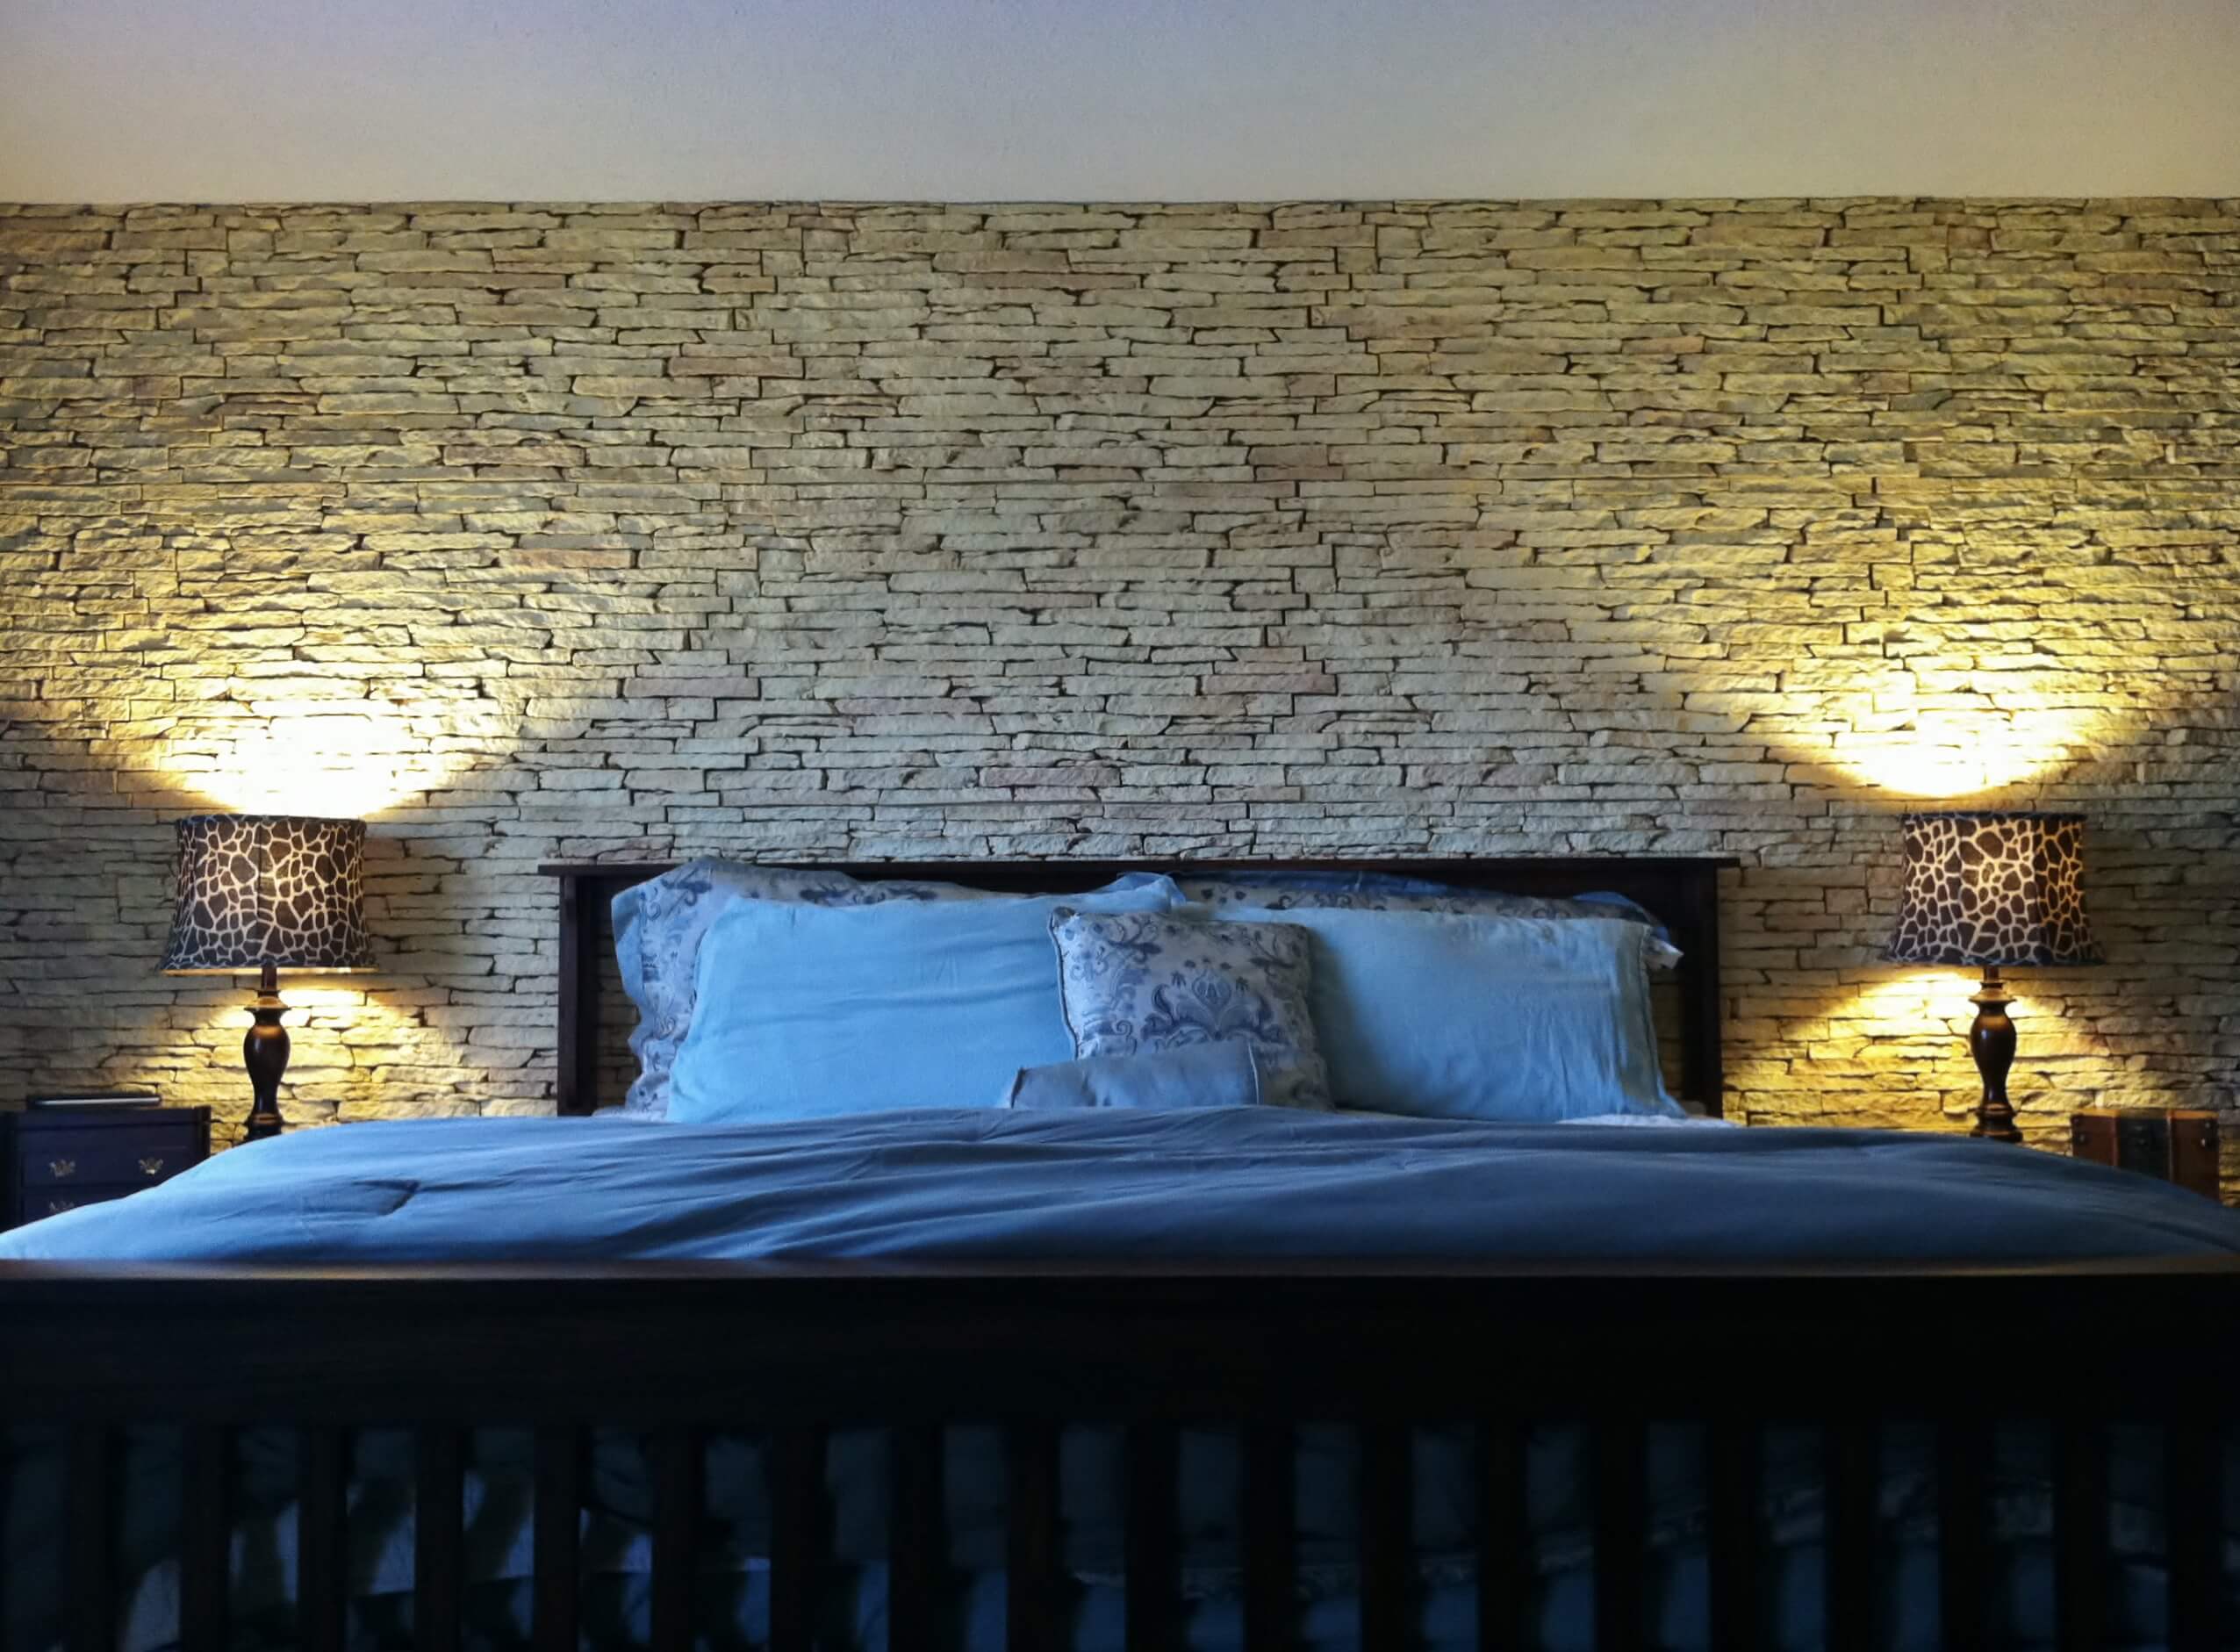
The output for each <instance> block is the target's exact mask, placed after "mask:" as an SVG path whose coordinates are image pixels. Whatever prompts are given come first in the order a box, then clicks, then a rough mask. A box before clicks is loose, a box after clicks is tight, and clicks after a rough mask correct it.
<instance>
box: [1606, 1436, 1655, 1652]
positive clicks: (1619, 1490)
mask: <svg viewBox="0 0 2240 1652" xmlns="http://www.w3.org/2000/svg"><path fill="white" fill-rule="evenodd" d="M1647 1446H1648V1441H1647V1439H1646V1437H1645V1432H1644V1430H1643V1429H1642V1428H1641V1426H1640V1425H1639V1424H1637V1423H1630V1422H1605V1423H1604V1424H1602V1425H1601V1426H1598V1427H1597V1428H1596V1430H1595V1431H1594V1444H1593V1453H1594V1544H1595V1652H1639V1648H1640V1647H1641V1631H1642V1627H1643V1620H1644V1612H1643V1601H1644V1598H1645V1596H1646V1591H1645V1590H1644V1589H1643V1587H1642V1577H1641V1568H1642V1564H1643V1562H1644V1560H1645V1558H1646V1555H1647V1535H1648V1519H1647V1517H1646V1515H1645V1513H1644V1512H1643V1503H1644V1498H1645V1495H1646V1494H1645V1490H1644V1488H1643V1485H1642V1475H1643V1470H1644V1466H1645V1454H1646V1451H1647Z"/></svg>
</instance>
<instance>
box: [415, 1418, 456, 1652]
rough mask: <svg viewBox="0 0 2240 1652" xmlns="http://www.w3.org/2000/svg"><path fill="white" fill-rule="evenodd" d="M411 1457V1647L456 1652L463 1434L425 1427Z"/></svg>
mask: <svg viewBox="0 0 2240 1652" xmlns="http://www.w3.org/2000/svg"><path fill="white" fill-rule="evenodd" d="M413 1455H414V1457H415V1459H416V1470H415V1477H416V1490H415V1495H414V1498H413V1647H414V1648H416V1652H458V1646H459V1608H460V1605H461V1600H460V1595H461V1591H462V1586H463V1583H464V1576H463V1573H464V1564H463V1562H464V1561H465V1558H466V1556H465V1552H464V1551H465V1548H466V1532H465V1525H464V1503H465V1483H466V1439H465V1436H464V1434H463V1433H461V1431H460V1430H458V1429H456V1428H445V1427H427V1428H422V1429H421V1430H420V1432H419V1435H418V1438H417V1439H416V1440H414V1442H413Z"/></svg>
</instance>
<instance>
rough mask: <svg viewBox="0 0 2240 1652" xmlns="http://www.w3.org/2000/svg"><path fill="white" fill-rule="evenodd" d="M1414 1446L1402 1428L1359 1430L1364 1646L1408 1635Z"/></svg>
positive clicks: (1390, 1643)
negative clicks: (1410, 1456)
mask: <svg viewBox="0 0 2240 1652" xmlns="http://www.w3.org/2000/svg"><path fill="white" fill-rule="evenodd" d="M1412 1448H1413V1441H1412V1436H1411V1433H1410V1431H1409V1430H1407V1429H1405V1428H1401V1427H1396V1426H1391V1425H1389V1424H1383V1423H1377V1424H1372V1425H1368V1426H1364V1427H1363V1428H1362V1430H1361V1529H1360V1533H1359V1536H1360V1543H1361V1644H1362V1645H1363V1646H1365V1647H1397V1646H1404V1645H1405V1644H1406V1643H1407V1642H1408V1641H1409V1640H1410V1639H1411V1633H1412V1632H1411V1625H1410V1619H1409V1610H1408V1609H1409V1604H1410V1603H1409V1597H1410V1595H1411V1593H1412V1592H1413V1591H1412V1590H1411V1587H1410V1585H1411V1581H1412V1580H1411V1577H1410V1562H1411V1560H1412V1559H1413V1557H1414V1551H1413V1548H1412V1547H1411V1544H1412V1541H1413V1525H1414V1521H1413V1518H1412V1517H1413V1513H1414V1511H1413V1510H1412V1508H1411V1506H1410V1502H1411V1482H1412V1479H1413V1474H1412V1470H1413V1469H1414V1464H1413V1463H1412V1462H1410V1460H1409V1454H1410V1452H1411V1450H1412Z"/></svg>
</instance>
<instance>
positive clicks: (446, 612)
mask: <svg viewBox="0 0 2240 1652" xmlns="http://www.w3.org/2000/svg"><path fill="white" fill-rule="evenodd" d="M2236 305H2240V203H2236V202H2214V203H2213V202H2203V201H2165V200H2151V201H2123V202H2086V203H2068V204H2056V203H2044V202H2035V203H2003V202H2002V203H1994V202H1935V201H1906V200H1854V201H1819V200H1813V201H1802V200H1798V201H1748V202H1738V201H1670V202H1656V203H1635V204H1627V203H1612V202H1597V203H1581V204H1562V203H1545V204H1530V205H1286V206H1276V207H1242V208H1232V207H1218V206H1173V207H1163V206H1079V207H1076V206H1058V207H1045V206H1000V207H961V206H960V207H917V206H902V207H826V206H736V205H710V206H694V205H662V206H655V205H630V206H585V205H544V206H528V207H511V206H495V205H427V206H380V207H360V206H339V207H328V206H290V207H278V208H240V209H233V208H227V209H220V210H209V209H195V208H177V207H152V208H142V209H131V210H122V211H111V210H81V209H67V208H66V209H57V208H48V207H19V208H0V575H4V580H5V584H4V586H0V614H4V621H5V631H4V662H5V671H4V675H0V804H4V811H5V812H4V819H0V1098H4V1097H5V1096H6V1095H8V1094H10V1093H12V1092H14V1091H17V1090H20V1089H24V1088H38V1087H43V1086H47V1085H54V1084H62V1083H75V1082H83V1081H89V1080H95V1079H99V1080H105V1081H154V1082H156V1083H158V1084H160V1085H161V1086H162V1088H164V1089H165V1091H166V1092H167V1093H168V1094H169V1095H171V1096H173V1097H174V1098H176V1099H180V1100H196V1101H207V1102H210V1103H212V1104H213V1105H215V1106H216V1107H217V1108H218V1109H219V1112H220V1115H221V1118H222V1119H227V1120H231V1119H238V1117H239V1116H240V1114H241V1111H242V1110H243V1109H244V1106H245V1103H246V1095H245V1085H244V1083H243V1081H242V1079H241V1076H240V1074H239V1068H238V1066H237V1060H238V1058H237V1056H236V1054H235V1049H236V1047H237V1041H238V1038H239V1035H240V1029H241V1025H242V1023H243V1019H244V1017H243V1016H242V1013H241V995H240V991H239V988H238V987H236V986H233V985H229V984H226V983H217V984H212V983H209V982H205V981H198V980H167V979H166V978H164V977H162V976H161V975H159V974H157V973H154V965H155V962H156V959H157V957H158V955H159V952H160V950H161V945H162V931H163V929H164V925H165V923H166V918H167V907H166V889H165V882H166V873H167V864H166V859H167V852H168V845H169V828H168V822H169V820H170V819H171V818H172V817H174V816H175V815H177V814H179V813H181V812H183V811H186V810H190V809H197V808H210V807H224V808H244V807H259V806H263V807H278V808H301V809H316V810H325V811H328V812H341V813H351V812H363V813H365V814H367V815H370V818H371V819H372V820H373V822H374V827H373V831H374V839H375V841H374V844H373V848H372V851H371V853H372V855H373V865H372V867H371V871H372V892H373V900H372V910H373V916H374V919H375V922H376V924H377V928H378V930H379V933H380V935H381V937H382V939H383V947H384V966H383V968H382V970H381V972H380V973H378V974H377V975H374V976H372V977H369V978H350V979H348V980H339V981H338V980H329V981H313V980H306V981H304V982H301V983H298V985H297V986H296V987H295V988H293V989H292V990H291V1000H292V1001H293V1002H295V1003H296V1004H297V1005H298V1016H297V1017H296V1020H297V1022H298V1025H297V1028H296V1051H297V1055H296V1064H295V1067H294V1071H293V1074H291V1076H292V1078H293V1080H294V1081H295V1088H294V1094H293V1096H292V1098H291V1110H292V1111H293V1113H294V1115H295V1116H296V1117H303V1118H324V1117H333V1116H339V1117H343V1118H346V1119H347V1118H352V1117H370V1116H374V1115H377V1114H383V1113H390V1112H397V1111H413V1110H431V1111H462V1110H477V1109H481V1110H517V1111H535V1110H540V1109H542V1108H545V1107H548V1106H549V1095H550V1088H551V1078H552V1059H551V1048H550V1045H551V1037H550V1033H549V1024H550V1020H551V995H550V989H549V977H550V973H551V963H552V960H551V945H552V920H551V915H550V907H549V889H548V888H547V887H546V886H545V885H544V884H543V883H542V881H541V880H539V879H538V878H537V876H536V875H535V871H534V868H535V865H536V863H537V862H538V861H539V860H540V859H542V858H547V857H550V856H554V855H561V856H571V857H584V856H590V855H594V854H598V855H616V854H640V855H647V856H652V855H668V854H671V853H672V852H687V851H703V850H725V851H737V852H741V853H748V854H758V855H765V856H778V857H793V858H806V857H820V856H836V855H843V854H845V855H851V856H858V857H881V856H913V855H943V856H968V855H977V854H1002V855H1050V856H1062V855H1090V854H1095V855H1125V854H1129V853H1131V852H1136V851H1141V852H1145V853H1156V854H1178V853H1180V854H1188V853H1198V852H1203V853H1207V854H1216V853H1218V854H1225V855H1287V854H1298V853H1335V854H1358V855H1376V854H1384V853H1391V852H1396V851H1434V852H1440V853H1467V852H1473V851H1487V852H1497V853H1518V852H1531V851H1592V852H1613V851H1616V852H1633V851H1645V852H1646V851H1656V852H1664V853H1690V852H1697V851H1726V852H1731V853H1733V854H1735V855H1738V856H1740V857H1741V858H1742V861H1743V863H1744V869H1743V870H1742V872H1741V873H1740V874H1739V875H1737V876H1735V877H1734V878H1733V880H1731V885H1730V887H1729V889H1728V892H1727V935H1728V940H1727V959H1726V963H1727V970H1728V972H1729V974H1730V977H1731V980H1732V981H1733V991H1732V996H1731V1016H1732V1021H1731V1025H1730V1028H1729V1037H1730V1038H1731V1040H1732V1043H1731V1049H1732V1058H1731V1065H1730V1074H1731V1081H1730V1082H1731V1093H1730V1105H1731V1107H1732V1108H1733V1109H1734V1110H1736V1111H1737V1112H1740V1113H1742V1114H1746V1115H1748V1117H1751V1118H1753V1119H1756V1120H1762V1121H1791V1120H1798V1121H1821V1120H1828V1121H1857V1122H1864V1123H1874V1124H1910V1125H1936V1124H1959V1123H1960V1122H1961V1121H1962V1118H1963V1117H1964V1109H1965V1108H1966V1107H1967V1106H1968V1105H1969V1104H1970V1103H1971V1101H1972V1068H1971V1066H1970V1064H1969V1061H1968V1059H1967V1057H1966V1054H1965V1053H1964V1050H1963V1049H1962V1047H1961V1046H1960V1045H1959V1043H1958V1041H1957V1038H1956V1029H1957V1028H1958V1027H1959V1026H1960V1025H1961V1024H1963V1022H1964V1017H1965V1016H1966V1015H1967V1013H1968V1005H1967V1003H1966V995H1967V992H1968V990H1969V986H1968V982H1967V980H1966V979H1965V978H1964V976H1962V975H1960V974H1958V973H1954V972H1935V971H1929V972H1922V971H1907V970H1899V969H1895V968H1892V967H1890V966H1884V965H1881V964H1878V963H1877V962H1876V961H1875V960H1876V952H1877V948H1878V947H1879V945H1880V944H1881V942H1882V940H1883V937H1884V935H1885V930H1886V928H1887V924H1888V917H1889V912H1890V909H1891V905H1892V896H1893V893H1894V884H1895V872H1896V860H1895V857H1896V852H1897V844H1898V837H1897V830H1896V822H1895V820H1894V818H1893V817H1894V815H1895V814H1896V812H1897V811H1898V810H1899V809H1900V808H1902V807H1904V806H1905V805H1906V803H1907V802H1909V801H1921V800H1923V799H1946V798H1950V799H1962V800H1967V801H1998V802H2001V803H2007V804H2045V805H2050V806H2061V807H2075V808H2082V809H2084V810H2086V811H2087V812H2088V813H2089V815H2091V817H2092V837H2091V851H2092V866H2091V876H2092V883H2091V894H2092V901H2093V907H2094V909H2095V913H2096V916H2097V918H2098V921H2099V924H2100V930H2101V931H2102V934H2103V937H2104V938H2105V940H2106V941H2107V946H2108V951H2109V954H2110V957H2111V959H2112V962H2111V964H2110V965H2109V966H2107V967H2106V968H2103V969H2100V970H2096V971H2071V972H2045V973H2037V974H2031V975H2028V976H2026V977H2024V978H2023V979H2022V980H2021V992H2022V993H2023V995H2024V999H2023V1002H2022V1004H2021V1010H2020V1013H2021V1014H2023V1015H2026V1016H2028V1019H2027V1021H2026V1022H2025V1024H2024V1029H2023V1052H2022V1057H2021V1063H2020V1066H2019V1068H2018V1073H2017V1081H2016V1086H2015V1088H2016V1092H2017V1099H2018V1101H2019V1102H2020V1103H2021V1105H2022V1107H2023V1109H2024V1113H2023V1122H2024V1124H2025V1127H2026V1128H2027V1129H2028V1130H2029V1131H2031V1133H2032V1134H2033V1135H2034V1136H2035V1137H2036V1138H2041V1139H2057V1138H2060V1137H2061V1136H2062V1135H2063V1134H2064V1131H2065V1114H2066V1113H2067V1111H2068V1110H2070V1109H2071V1108H2072V1107H2074V1106H2076V1105H2078V1104H2080V1103H2086V1102H2088V1101H2090V1100H2092V1099H2094V1098H2096V1097H2098V1098H2103V1099H2108V1100H2114V1101H2122V1102H2140V1103H2143V1102H2150V1101H2160V1102H2172V1103H2215V1104H2217V1105H2219V1106H2222V1107H2225V1108H2227V1109H2228V1110H2229V1109H2230V1108H2232V1107H2233V1105H2234V1104H2235V1101H2236V1089H2235V1080H2234V1072H2235V1067H2236V1058H2240V969H2236V959H2240V858H2236V857H2240V824H2236V809H2240V735H2236V716H2235V701H2234V690H2235V684H2236V674H2240V566H2236V564H2240V496H2236V492H2235V488H2236V478H2240V418H2236V415H2240V388H2236V385H2240V379H2236V372H2240V326H2236V324H2240V307H2236Z"/></svg>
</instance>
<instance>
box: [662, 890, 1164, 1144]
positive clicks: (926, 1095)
mask: <svg viewBox="0 0 2240 1652" xmlns="http://www.w3.org/2000/svg"><path fill="white" fill-rule="evenodd" d="M1180 899H1181V892H1180V891H1179V890H1177V889H1176V888H1175V887H1174V884H1173V882H1172V881H1170V880H1167V879H1165V878H1158V879H1152V880H1138V881H1137V883H1136V884H1135V887H1129V888H1125V889H1117V888H1110V889H1101V890H1098V891H1096V892H1095V893H1094V894H1066V895H1036V896H1030V897H1026V898H1023V899H1019V900H994V901H944V902H933V903H926V902H920V901H893V902H889V903H888V904H887V905H884V906H871V907H844V908H831V907H811V906H796V905H790V904H781V903H779V902H776V901H740V902H738V903H737V904H736V906H734V907H733V908H732V909H730V910H729V911H727V912H725V913H724V914H723V916H722V917H720V918H718V919H717V920H716V921H715V923H714V924H713V925H712V926H711V927H710V928H709V930H708V931H707V937H706V938H704V939H703V940H702V941H701V942H700V959H699V964H698V967H697V976H698V979H697V994H698V999H699V1007H698V1009H696V1011H695V1013H694V1015H693V1026H692V1031H691V1032H690V1033H689V1034H688V1035H687V1036H686V1039H685V1045H684V1048H683V1049H682V1050H680V1051H679V1052H678V1056H677V1065H676V1068H675V1072H674V1074H673V1075H672V1077H671V1086H670V1098H669V1117H671V1119H673V1120H675V1121H677V1122H678V1123H680V1124H743V1123H750V1122H757V1121H763V1120H769V1119H777V1118H828V1117H839V1116H841V1115H844V1114H850V1113H875V1112H883V1111H886V1110H889V1109H893V1108H902V1107H989V1106H993V1105H994V1104H996V1103H998V1102H999V1101H1000V1099H1001V1097H1002V1092H1003V1088H1004V1087H1005V1086H1006V1085H1007V1084H1008V1083H1009V1081H1010V1079H1011V1077H1012V1075H1013V1074H1016V1072H1017V1071H1018V1070H1019V1069H1020V1068H1021V1067H1040V1066H1045V1065H1047V1064H1049V1063H1052V1062H1058V1061H1066V1060H1071V1059H1073V1036H1072V1035H1071V1034H1070V1033H1069V1032H1068V1031H1066V1015H1065V1010H1064V1009H1063V1007H1062V1006H1061V1004H1060V1002H1059V993H1058V961H1057V958H1056V956H1055V954H1054V953H1053V952H1052V948H1051V945H1050V914H1051V912H1052V909H1054V908H1056V907H1059V906H1069V907H1072V908H1073V909H1076V910H1077V911H1083V912H1163V911H1166V910H1167V909H1170V908H1172V907H1173V906H1174V905H1176V904H1178V903H1179V901H1180Z"/></svg>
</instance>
